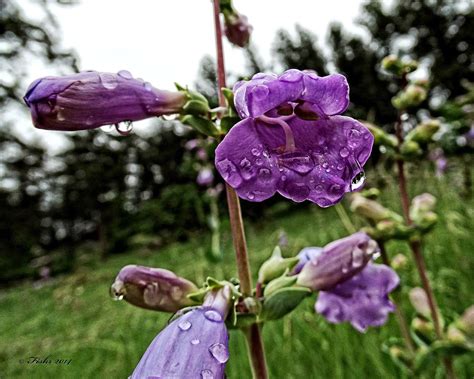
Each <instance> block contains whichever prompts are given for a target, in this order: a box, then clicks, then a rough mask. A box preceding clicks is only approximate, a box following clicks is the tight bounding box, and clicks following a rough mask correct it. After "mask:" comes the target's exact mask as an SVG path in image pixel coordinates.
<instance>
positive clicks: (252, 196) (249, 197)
mask: <svg viewBox="0 0 474 379" xmlns="http://www.w3.org/2000/svg"><path fill="white" fill-rule="evenodd" d="M247 198H248V199H249V200H253V199H255V195H254V193H253V192H248V193H247Z"/></svg>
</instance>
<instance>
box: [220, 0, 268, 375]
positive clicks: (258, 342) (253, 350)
mask: <svg viewBox="0 0 474 379" xmlns="http://www.w3.org/2000/svg"><path fill="white" fill-rule="evenodd" d="M213 8H214V25H215V31H216V50H217V83H218V87H219V90H218V94H219V105H220V106H222V107H225V106H226V103H225V98H224V94H223V93H222V88H225V87H226V83H225V66H224V51H223V48H222V29H221V21H220V10H219V0H214V1H213ZM226 191H227V204H228V207H229V217H230V225H231V230H232V239H233V242H234V249H235V259H236V263H237V271H238V274H239V280H240V291H241V292H242V294H243V296H244V297H247V296H251V295H252V277H251V275H250V264H249V259H248V253H247V243H246V241H245V230H244V222H243V219H242V212H241V210H240V201H239V198H238V196H237V193H236V192H235V190H234V189H233V188H232V187H230V186H229V185H226ZM244 334H245V337H246V339H247V345H248V351H249V356H250V362H251V366H252V373H253V377H254V378H255V379H267V378H268V373H267V365H266V360H265V350H264V346H263V340H262V333H261V330H260V327H259V326H258V325H257V324H252V325H250V326H249V327H248V328H247V329H246V330H245V331H244Z"/></svg>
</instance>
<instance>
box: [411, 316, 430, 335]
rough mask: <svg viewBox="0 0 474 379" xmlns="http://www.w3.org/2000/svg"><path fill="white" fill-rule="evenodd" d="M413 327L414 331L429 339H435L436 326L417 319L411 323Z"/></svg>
mask: <svg viewBox="0 0 474 379" xmlns="http://www.w3.org/2000/svg"><path fill="white" fill-rule="evenodd" d="M411 327H412V328H413V330H414V331H416V332H417V333H419V334H421V335H423V336H425V337H427V338H429V339H432V338H433V337H434V326H433V323H432V322H430V321H427V320H423V319H421V318H419V317H415V318H414V319H413V320H412V322H411Z"/></svg>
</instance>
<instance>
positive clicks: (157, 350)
mask: <svg viewBox="0 0 474 379" xmlns="http://www.w3.org/2000/svg"><path fill="white" fill-rule="evenodd" d="M228 290H229V288H228V287H224V288H223V289H222V290H220V291H217V292H213V293H209V294H208V295H207V297H206V299H205V300H204V304H203V306H201V307H197V308H194V309H193V310H191V311H189V312H187V313H185V314H184V315H182V316H180V317H179V318H177V319H176V320H174V321H173V322H172V323H171V324H169V325H168V326H167V327H166V328H165V329H164V330H162V331H161V333H160V334H158V336H156V338H155V339H154V340H153V342H152V343H151V344H150V346H149V347H148V349H147V351H146V352H145V354H144V355H143V357H142V359H141V360H140V362H139V363H138V365H137V367H136V368H135V370H134V371H133V374H132V376H131V377H130V379H143V378H148V379H151V378H203V379H211V378H212V379H221V378H224V371H225V365H226V362H227V361H228V360H229V336H228V333H227V328H226V326H225V323H224V320H225V318H226V316H227V313H228V311H229V307H230V291H228Z"/></svg>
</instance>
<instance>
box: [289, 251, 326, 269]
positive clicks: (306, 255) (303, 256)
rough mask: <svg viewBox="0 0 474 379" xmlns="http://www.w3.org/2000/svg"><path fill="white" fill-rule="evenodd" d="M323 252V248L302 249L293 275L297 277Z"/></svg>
mask: <svg viewBox="0 0 474 379" xmlns="http://www.w3.org/2000/svg"><path fill="white" fill-rule="evenodd" d="M322 252H323V248H322V247H316V246H310V247H305V248H304V249H302V250H301V251H300V252H299V253H298V255H297V257H298V258H299V259H300V260H299V261H298V263H297V264H296V266H295V267H294V269H293V271H292V273H291V274H292V275H297V274H299V273H300V272H301V270H302V269H303V267H304V265H305V264H306V263H308V262H309V261H310V260H311V259H314V258H317V257H319V256H320V255H321V253H322Z"/></svg>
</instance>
